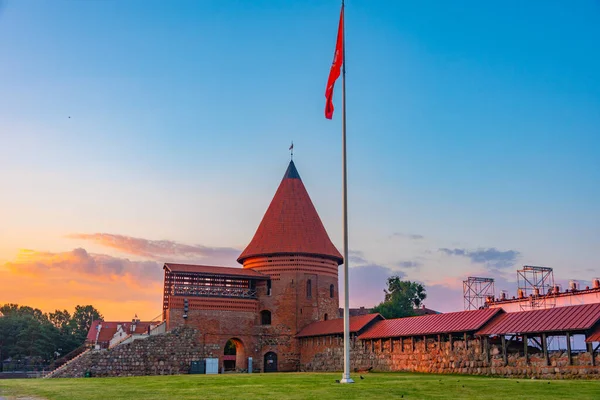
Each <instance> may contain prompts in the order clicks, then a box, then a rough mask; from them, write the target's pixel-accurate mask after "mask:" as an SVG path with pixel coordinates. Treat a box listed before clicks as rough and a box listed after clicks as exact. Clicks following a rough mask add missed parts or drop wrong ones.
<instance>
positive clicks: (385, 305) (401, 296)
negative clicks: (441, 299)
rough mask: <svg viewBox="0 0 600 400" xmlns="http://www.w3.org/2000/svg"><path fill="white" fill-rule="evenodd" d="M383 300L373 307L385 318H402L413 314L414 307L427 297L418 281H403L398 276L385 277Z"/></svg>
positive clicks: (374, 310) (417, 306)
mask: <svg viewBox="0 0 600 400" xmlns="http://www.w3.org/2000/svg"><path fill="white" fill-rule="evenodd" d="M387 286H388V288H387V290H384V293H385V300H384V301H383V302H381V303H379V304H378V305H377V306H376V307H374V308H373V312H378V313H380V314H381V315H383V316H384V317H385V318H402V317H410V316H413V315H415V311H414V310H415V308H419V307H420V306H421V305H422V304H423V300H425V299H426V298H427V293H426V291H425V287H424V286H423V285H421V284H420V283H418V282H411V281H403V280H401V279H400V277H399V276H391V277H389V278H388V279H387Z"/></svg>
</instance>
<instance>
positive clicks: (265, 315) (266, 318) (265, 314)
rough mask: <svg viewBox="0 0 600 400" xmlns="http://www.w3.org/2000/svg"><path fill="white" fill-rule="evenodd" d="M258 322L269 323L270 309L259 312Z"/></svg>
mask: <svg viewBox="0 0 600 400" xmlns="http://www.w3.org/2000/svg"><path fill="white" fill-rule="evenodd" d="M260 324H261V325H271V311H269V310H263V311H261V312H260Z"/></svg>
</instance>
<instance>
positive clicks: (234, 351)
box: [223, 338, 247, 372]
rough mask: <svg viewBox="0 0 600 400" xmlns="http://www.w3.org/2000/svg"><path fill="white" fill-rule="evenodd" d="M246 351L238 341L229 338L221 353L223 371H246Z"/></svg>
mask: <svg viewBox="0 0 600 400" xmlns="http://www.w3.org/2000/svg"><path fill="white" fill-rule="evenodd" d="M246 368H247V365H246V350H245V348H244V344H243V343H242V341H241V340H240V339H237V338H231V339H229V340H228V341H227V343H225V350H224V351H223V370H224V371H225V372H235V371H238V370H241V369H246Z"/></svg>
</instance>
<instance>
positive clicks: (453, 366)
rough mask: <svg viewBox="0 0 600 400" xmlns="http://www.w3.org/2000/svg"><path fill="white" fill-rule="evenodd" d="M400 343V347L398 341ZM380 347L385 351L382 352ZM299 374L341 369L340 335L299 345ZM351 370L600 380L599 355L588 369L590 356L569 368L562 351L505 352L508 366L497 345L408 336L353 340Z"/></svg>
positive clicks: (575, 358) (577, 358)
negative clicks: (439, 340) (523, 353)
mask: <svg viewBox="0 0 600 400" xmlns="http://www.w3.org/2000/svg"><path fill="white" fill-rule="evenodd" d="M402 342H403V343H402ZM382 345H383V348H382ZM300 347H301V359H300V362H301V365H302V370H303V371H321V372H325V371H341V370H342V368H343V356H344V353H343V342H342V339H341V338H340V337H329V336H327V337H320V338H307V339H302V341H301V345H300ZM351 362H352V369H353V370H359V371H360V370H367V369H369V368H372V369H373V370H374V371H410V372H426V373H439V374H452V373H454V374H471V375H489V376H504V377H518V378H543V379H564V378H571V379H572V378H585V379H590V378H593V379H600V367H598V365H599V364H600V355H598V354H596V361H595V364H596V366H592V365H591V364H592V359H591V355H590V353H578V354H575V353H574V354H573V355H572V365H569V357H568V355H567V354H566V352H551V353H550V354H549V365H546V360H545V358H544V356H543V355H542V354H537V353H536V354H530V355H529V356H528V358H527V361H526V360H525V357H524V355H522V354H517V353H513V354H508V357H507V364H506V365H505V363H504V358H503V356H502V354H501V349H500V348H499V347H498V346H495V345H492V346H491V347H490V350H489V353H488V352H487V351H486V350H485V346H484V343H482V342H481V341H480V340H479V339H473V340H468V341H467V347H466V348H465V342H464V341H462V340H461V341H457V340H455V341H453V343H452V350H451V349H450V342H448V341H442V342H441V343H439V342H438V341H437V340H434V339H428V340H427V348H425V345H424V341H423V340H422V339H417V340H416V341H415V343H414V351H413V343H412V341H411V339H410V338H407V339H404V340H403V341H401V340H400V339H394V340H393V344H392V343H391V341H390V339H384V340H383V341H382V340H380V339H379V340H373V341H371V340H366V341H360V340H359V341H353V343H352V345H351Z"/></svg>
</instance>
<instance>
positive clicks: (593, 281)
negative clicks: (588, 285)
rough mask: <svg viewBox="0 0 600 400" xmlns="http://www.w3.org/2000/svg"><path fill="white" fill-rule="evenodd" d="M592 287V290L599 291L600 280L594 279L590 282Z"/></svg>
mask: <svg viewBox="0 0 600 400" xmlns="http://www.w3.org/2000/svg"><path fill="white" fill-rule="evenodd" d="M592 287H593V288H594V289H600V278H594V279H593V280H592Z"/></svg>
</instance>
